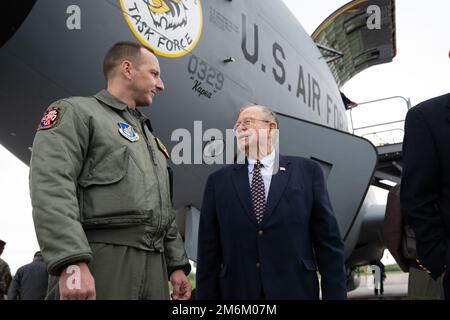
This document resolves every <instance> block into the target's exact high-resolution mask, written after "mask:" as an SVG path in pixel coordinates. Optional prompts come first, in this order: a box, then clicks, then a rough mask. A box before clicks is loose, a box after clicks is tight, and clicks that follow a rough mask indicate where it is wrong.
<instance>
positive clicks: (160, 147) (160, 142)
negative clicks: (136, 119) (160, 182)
mask: <svg viewBox="0 0 450 320" xmlns="http://www.w3.org/2000/svg"><path fill="white" fill-rule="evenodd" d="M155 140H156V144H157V145H158V148H159V150H161V152H162V153H163V154H164V155H165V156H166V158H167V159H170V156H169V151H167V148H166V146H165V145H164V144H163V143H162V141H161V140H160V139H159V138H156V137H155Z"/></svg>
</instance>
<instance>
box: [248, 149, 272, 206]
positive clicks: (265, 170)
mask: <svg viewBox="0 0 450 320" xmlns="http://www.w3.org/2000/svg"><path fill="white" fill-rule="evenodd" d="M247 161H248V179H249V182H250V187H251V185H252V178H253V167H254V166H255V163H256V159H251V158H247ZM260 161H261V163H262V165H263V167H261V176H262V178H263V182H264V191H265V193H266V202H267V197H268V195H269V188H270V182H271V181H272V175H273V165H274V163H275V150H273V151H272V153H271V154H269V155H267V156H265V157H264V158H262V159H261V160H260Z"/></svg>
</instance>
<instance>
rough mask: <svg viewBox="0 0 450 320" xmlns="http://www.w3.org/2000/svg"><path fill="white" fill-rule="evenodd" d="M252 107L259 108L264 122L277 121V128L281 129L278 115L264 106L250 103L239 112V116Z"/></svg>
mask: <svg viewBox="0 0 450 320" xmlns="http://www.w3.org/2000/svg"><path fill="white" fill-rule="evenodd" d="M252 107H257V108H259V109H260V110H261V112H262V114H263V117H264V120H270V121H275V123H276V124H277V128H280V124H279V123H278V117H277V115H276V113H275V112H273V110H272V109H270V108H268V107H266V106H262V105H259V104H254V103H248V104H246V105H245V106H243V107H242V108H241V109H240V110H239V114H241V113H242V112H243V111H244V110H247V109H248V108H252Z"/></svg>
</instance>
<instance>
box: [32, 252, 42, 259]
mask: <svg viewBox="0 0 450 320" xmlns="http://www.w3.org/2000/svg"><path fill="white" fill-rule="evenodd" d="M33 257H34V258H37V257H42V253H41V252H40V251H36V253H35V254H34V256H33Z"/></svg>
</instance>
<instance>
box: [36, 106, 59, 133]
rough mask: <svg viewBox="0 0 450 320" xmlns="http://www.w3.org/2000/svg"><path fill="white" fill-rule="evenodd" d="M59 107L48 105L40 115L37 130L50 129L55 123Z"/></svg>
mask: <svg viewBox="0 0 450 320" xmlns="http://www.w3.org/2000/svg"><path fill="white" fill-rule="evenodd" d="M60 113H61V108H60V107H56V106H50V107H48V108H47V110H46V111H45V113H44V115H43V116H42V119H41V122H39V126H38V130H44V129H50V128H53V126H54V125H55V124H56V122H57V120H58V117H59V116H60Z"/></svg>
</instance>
